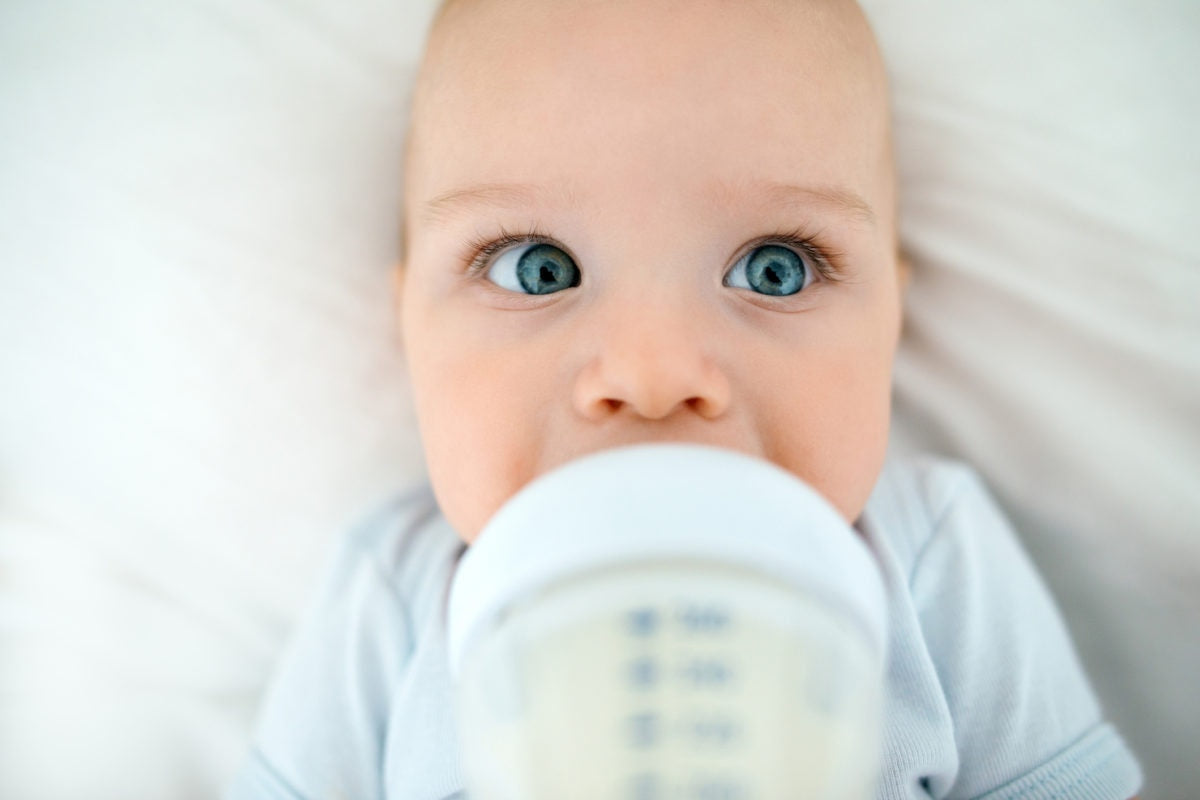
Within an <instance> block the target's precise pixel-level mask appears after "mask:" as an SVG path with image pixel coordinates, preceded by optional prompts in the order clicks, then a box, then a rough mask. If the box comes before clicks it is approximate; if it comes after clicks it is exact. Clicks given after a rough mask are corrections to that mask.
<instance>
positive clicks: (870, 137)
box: [406, 0, 891, 216]
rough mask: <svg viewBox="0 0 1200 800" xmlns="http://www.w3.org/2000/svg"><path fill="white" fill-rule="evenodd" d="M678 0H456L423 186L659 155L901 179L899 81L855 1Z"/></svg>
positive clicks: (437, 51) (425, 140) (427, 189)
mask: <svg viewBox="0 0 1200 800" xmlns="http://www.w3.org/2000/svg"><path fill="white" fill-rule="evenodd" d="M680 5H681V4H680V3H679V2H672V1H671V0H601V1H600V2H596V0H450V2H448V3H446V4H445V6H444V8H443V9H442V12H441V14H440V15H439V17H438V18H437V21H436V24H435V26H434V30H433V33H432V35H431V39H430V43H429V47H428V50H427V54H426V58H425V61H424V63H423V65H422V70H421V76H420V79H419V82H418V88H417V91H416V94H415V99H414V108H413V114H414V121H413V130H412V132H411V140H410V146H411V147H410V154H409V155H410V157H411V158H410V162H409V164H408V176H407V178H408V180H406V184H407V186H406V190H407V189H409V188H411V189H412V190H413V192H410V197H411V194H414V193H415V194H418V195H419V194H424V195H425V196H426V199H428V198H429V197H431V196H434V195H437V194H442V193H445V192H447V191H452V190H454V189H456V188H460V187H462V186H464V185H467V184H468V183H469V184H471V185H479V184H487V183H494V182H510V180H509V179H511V178H515V177H520V178H522V179H532V180H534V181H535V182H536V180H537V179H538V178H540V177H546V176H552V175H555V174H556V173H557V174H558V175H559V176H560V177H563V178H564V179H565V178H569V177H571V176H575V177H578V176H579V175H580V174H581V170H582V171H583V172H584V173H587V172H589V171H590V172H592V173H594V172H596V171H597V170H604V171H605V174H606V175H609V176H612V178H613V180H614V181H615V180H616V179H618V178H619V177H620V175H621V173H622V171H623V170H624V171H628V172H629V173H630V174H629V176H628V177H629V178H630V181H628V182H627V183H626V184H625V185H627V186H635V185H638V180H639V179H641V178H643V177H647V176H649V175H650V174H652V173H653V172H654V171H655V170H656V169H659V168H661V169H662V170H663V175H664V176H671V177H677V176H679V175H685V174H686V175H687V176H689V177H695V178H696V180H697V181H700V180H701V179H704V178H712V179H713V180H708V181H707V185H722V183H723V184H724V185H730V184H732V183H737V182H740V181H741V180H743V179H745V180H760V181H761V180H766V179H767V178H769V177H773V176H771V175H767V174H763V173H764V172H766V171H774V172H778V173H779V174H780V175H782V178H783V179H784V180H785V181H786V178H787V177H788V176H787V173H788V171H789V170H792V171H794V172H797V173H802V174H803V177H805V178H806V183H813V182H816V183H817V184H820V185H822V186H829V187H833V188H834V190H835V191H841V190H842V189H845V188H847V187H845V186H843V185H842V184H844V183H846V182H847V181H849V182H850V183H858V184H864V183H869V182H870V181H871V180H874V179H875V178H878V177H879V176H880V175H882V174H884V173H886V177H885V178H884V180H885V181H890V170H891V165H890V142H889V141H888V139H889V132H888V119H887V96H886V79H885V77H884V75H883V69H882V63H881V61H880V59H879V54H878V50H877V48H876V46H875V43H874V39H873V37H872V35H871V32H870V28H869V27H868V25H867V24H866V21H865V19H864V18H863V17H862V14H861V11H859V9H858V8H857V6H856V5H854V4H853V3H852V2H849V1H848V0H739V2H736V3H733V2H728V0H692V2H689V3H687V4H686V5H687V13H683V12H682V10H681V8H680V7H679V6H680ZM672 162H678V166H679V169H677V170H675V171H671V170H670V169H669V167H670V164H671V163H672ZM883 162H886V163H883ZM772 165H774V166H775V167H778V169H777V170H775V169H773V167H772ZM561 183H563V182H560V184H561ZM646 188H647V189H648V190H652V188H653V184H649V185H647V187H646ZM863 191H865V190H863ZM411 199H415V198H411ZM868 200H869V201H870V202H871V204H872V205H874V206H876V208H877V211H878V213H880V214H881V215H882V216H887V215H888V214H889V213H890V212H889V211H888V209H881V208H879V206H880V204H881V203H882V202H884V201H883V200H882V199H881V198H880V197H871V198H868Z"/></svg>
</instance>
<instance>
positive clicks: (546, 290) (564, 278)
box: [487, 242, 579, 294]
mask: <svg viewBox="0 0 1200 800" xmlns="http://www.w3.org/2000/svg"><path fill="white" fill-rule="evenodd" d="M487 276H488V279H489V280H491V281H492V283H495V284H496V285H497V286H500V287H501V288H504V289H508V290H509V291H511V292H521V293H522V294H552V293H554V292H561V291H562V290H563V289H570V288H571V287H572V286H578V285H579V267H577V266H575V262H574V261H572V260H571V257H570V256H569V255H567V254H566V253H564V252H563V251H562V250H560V249H559V248H557V247H555V246H554V245H552V244H546V243H544V242H543V243H533V244H529V245H525V246H524V247H514V248H513V249H511V250H508V251H506V252H504V253H501V254H500V255H499V257H497V258H496V260H495V261H494V262H492V265H491V267H489V268H488V272H487Z"/></svg>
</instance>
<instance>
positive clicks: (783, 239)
mask: <svg viewBox="0 0 1200 800" xmlns="http://www.w3.org/2000/svg"><path fill="white" fill-rule="evenodd" d="M521 244H551V245H554V246H555V247H558V248H560V249H562V250H563V251H564V252H567V253H568V255H569V251H567V250H566V248H564V247H562V245H561V244H559V243H558V242H557V241H555V240H554V237H552V236H550V235H549V234H547V233H545V232H543V231H542V230H540V229H538V228H537V227H535V226H531V227H529V228H527V229H525V230H524V231H521V232H510V231H508V230H506V229H505V228H504V227H503V226H501V227H500V235H499V236H497V237H495V238H490V237H486V236H480V237H476V238H474V239H472V240H471V241H470V242H468V243H467V248H466V256H465V258H464V261H466V263H467V273H468V274H469V275H472V276H474V275H479V274H482V273H483V272H484V271H485V270H487V268H488V266H489V265H490V264H491V261H492V259H493V258H495V257H496V256H497V255H499V254H500V253H502V252H504V251H505V250H507V249H508V248H509V247H513V246H514V245H521ZM768 244H782V245H785V246H787V247H790V248H792V249H793V250H796V251H797V252H799V253H800V254H801V255H803V256H806V257H807V261H808V262H809V263H811V264H812V266H813V268H814V269H816V271H817V273H818V274H819V275H820V276H821V278H822V279H823V280H826V281H830V282H832V283H837V282H839V281H841V280H843V279H844V278H845V270H844V269H843V263H844V262H843V258H844V255H843V253H841V252H840V251H838V250H835V249H833V248H831V247H829V246H828V245H826V244H822V243H821V242H820V241H819V236H818V235H817V234H814V233H811V232H809V231H807V230H805V229H803V228H796V229H793V230H791V231H780V232H778V233H773V234H768V235H766V236H760V237H758V238H757V239H755V240H754V241H752V242H750V243H749V245H748V246H747V248H746V250H745V252H746V253H752V252H754V250H755V249H757V248H759V247H762V246H764V245H768ZM572 258H574V257H573V256H572ZM739 258H740V256H739Z"/></svg>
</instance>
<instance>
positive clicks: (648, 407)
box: [574, 298, 730, 422]
mask: <svg viewBox="0 0 1200 800" xmlns="http://www.w3.org/2000/svg"><path fill="white" fill-rule="evenodd" d="M599 334H600V335H599V336H598V337H597V340H595V341H596V344H595V348H596V351H595V352H594V354H593V355H592V357H591V358H590V359H589V360H588V361H587V362H586V364H585V365H584V367H583V369H582V370H580V373H579V375H578V376H577V378H576V381H575V389H574V403H575V407H576V409H577V410H578V411H579V413H580V414H582V415H583V416H584V417H586V418H587V419H589V420H592V421H597V422H598V421H601V420H604V419H606V418H608V417H612V416H617V415H621V414H628V415H635V416H637V417H641V418H644V419H648V420H661V419H665V418H667V417H669V416H671V415H672V414H675V413H680V412H685V411H688V412H691V413H695V414H698V415H700V416H701V417H704V418H705V419H715V418H717V417H719V416H721V414H723V413H724V412H725V410H726V409H727V408H728V406H729V400H730V385H729V379H728V377H727V375H726V374H725V372H724V370H722V369H721V367H720V366H719V364H718V363H717V360H716V358H715V353H714V349H713V347H712V345H713V344H714V342H713V338H714V333H713V332H712V331H708V332H705V331H704V330H703V325H702V321H701V320H699V319H698V315H697V314H696V313H695V309H688V308H686V307H681V306H680V304H678V303H676V304H672V305H671V307H667V306H666V305H664V304H656V303H654V302H651V301H649V300H648V299H647V298H643V299H642V301H641V302H640V303H639V304H638V307H637V308H636V309H635V308H627V309H625V313H622V314H619V315H615V316H614V318H612V319H610V320H609V322H608V324H606V325H605V326H604V327H603V328H602V330H600V331H599Z"/></svg>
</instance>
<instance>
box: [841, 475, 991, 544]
mask: <svg viewBox="0 0 1200 800" xmlns="http://www.w3.org/2000/svg"><path fill="white" fill-rule="evenodd" d="M999 513H1000V512H999V510H998V508H997V507H996V505H995V503H994V502H993V501H992V499H991V497H990V495H989V494H988V490H987V488H986V486H985V485H984V482H983V479H982V478H981V477H980V476H979V474H978V473H977V472H976V471H975V470H974V468H972V467H971V466H970V465H968V464H966V463H964V462H962V461H958V460H955V459H951V458H945V457H942V456H936V455H930V454H921V455H907V456H892V457H889V458H888V460H887V461H886V463H885V464H884V467H883V470H882V472H881V473H880V476H879V480H878V481H877V482H876V484H875V488H874V489H873V490H872V493H871V496H870V498H869V499H868V501H867V505H866V507H865V508H864V510H863V513H862V515H861V517H860V518H859V520H858V522H857V527H858V528H859V529H860V530H861V531H862V532H863V534H864V535H865V536H866V537H867V538H868V540H870V541H872V543H873V544H875V545H876V547H878V548H881V549H884V550H886V551H887V553H888V554H889V555H890V556H892V557H893V558H895V559H896V561H898V562H899V563H900V564H902V565H904V566H905V567H911V566H912V565H913V564H914V563H915V562H916V561H917V560H918V559H919V558H920V555H921V553H922V552H923V551H924V550H925V549H926V548H927V547H928V546H929V544H930V542H931V540H932V539H934V538H935V537H936V536H938V535H946V534H947V533H955V532H961V531H960V530H958V529H960V528H962V527H963V524H964V523H969V522H970V521H971V520H976V519H980V518H982V517H995V516H997V515H999ZM951 529H954V530H951Z"/></svg>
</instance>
